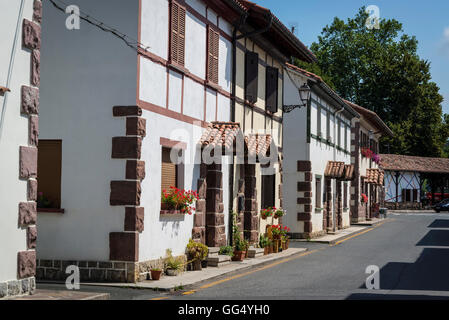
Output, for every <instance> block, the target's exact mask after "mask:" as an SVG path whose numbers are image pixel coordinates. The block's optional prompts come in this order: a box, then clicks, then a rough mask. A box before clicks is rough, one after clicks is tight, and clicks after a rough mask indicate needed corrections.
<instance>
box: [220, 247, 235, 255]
mask: <svg viewBox="0 0 449 320" xmlns="http://www.w3.org/2000/svg"><path fill="white" fill-rule="evenodd" d="M218 254H219V255H222V256H230V257H232V256H233V255H234V248H233V247H231V246H223V247H220V251H219V252H218Z"/></svg>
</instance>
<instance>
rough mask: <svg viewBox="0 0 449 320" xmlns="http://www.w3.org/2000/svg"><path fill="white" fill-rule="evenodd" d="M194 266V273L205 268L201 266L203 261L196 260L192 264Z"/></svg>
mask: <svg viewBox="0 0 449 320" xmlns="http://www.w3.org/2000/svg"><path fill="white" fill-rule="evenodd" d="M192 264H193V271H201V270H203V267H202V266H201V260H195V261H193V262H192Z"/></svg>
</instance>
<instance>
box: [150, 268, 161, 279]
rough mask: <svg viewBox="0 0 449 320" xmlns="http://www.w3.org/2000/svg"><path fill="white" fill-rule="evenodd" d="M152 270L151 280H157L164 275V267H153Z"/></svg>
mask: <svg viewBox="0 0 449 320" xmlns="http://www.w3.org/2000/svg"><path fill="white" fill-rule="evenodd" d="M150 272H151V280H155V281H157V280H159V279H160V278H161V275H162V269H159V268H152V269H151V270H150Z"/></svg>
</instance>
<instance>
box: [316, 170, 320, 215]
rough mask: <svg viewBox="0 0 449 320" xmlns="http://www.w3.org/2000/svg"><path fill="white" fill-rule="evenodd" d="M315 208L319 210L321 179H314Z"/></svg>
mask: <svg viewBox="0 0 449 320" xmlns="http://www.w3.org/2000/svg"><path fill="white" fill-rule="evenodd" d="M315 207H316V208H321V177H316V178H315Z"/></svg>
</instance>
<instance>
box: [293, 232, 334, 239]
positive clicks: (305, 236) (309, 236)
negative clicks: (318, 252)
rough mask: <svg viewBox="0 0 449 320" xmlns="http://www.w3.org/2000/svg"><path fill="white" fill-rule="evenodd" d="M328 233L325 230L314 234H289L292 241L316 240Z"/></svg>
mask: <svg viewBox="0 0 449 320" xmlns="http://www.w3.org/2000/svg"><path fill="white" fill-rule="evenodd" d="M326 234H327V233H326V231H325V230H321V231H316V232H312V233H307V232H303V233H289V234H288V235H289V237H290V239H316V238H319V237H322V236H325V235H326Z"/></svg>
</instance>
